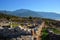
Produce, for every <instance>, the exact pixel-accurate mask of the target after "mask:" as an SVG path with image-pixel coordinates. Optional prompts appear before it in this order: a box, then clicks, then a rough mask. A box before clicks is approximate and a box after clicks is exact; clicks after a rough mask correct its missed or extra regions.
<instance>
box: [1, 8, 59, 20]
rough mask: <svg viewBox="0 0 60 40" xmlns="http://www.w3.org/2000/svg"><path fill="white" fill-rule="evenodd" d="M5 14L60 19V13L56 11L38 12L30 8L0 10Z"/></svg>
mask: <svg viewBox="0 0 60 40" xmlns="http://www.w3.org/2000/svg"><path fill="white" fill-rule="evenodd" d="M0 12H2V13H5V14H10V15H15V16H19V17H20V16H21V17H28V16H33V17H42V18H49V19H57V20H58V19H60V14H57V13H54V12H36V11H32V10H28V9H19V10H15V11H2V10H1V11H0Z"/></svg>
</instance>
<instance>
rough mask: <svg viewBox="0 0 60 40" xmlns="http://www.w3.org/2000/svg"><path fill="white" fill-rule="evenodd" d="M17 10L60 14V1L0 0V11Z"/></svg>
mask: <svg viewBox="0 0 60 40" xmlns="http://www.w3.org/2000/svg"><path fill="white" fill-rule="evenodd" d="M17 9H30V10H33V11H43V12H56V13H60V0H0V10H8V11H13V10H17Z"/></svg>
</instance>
